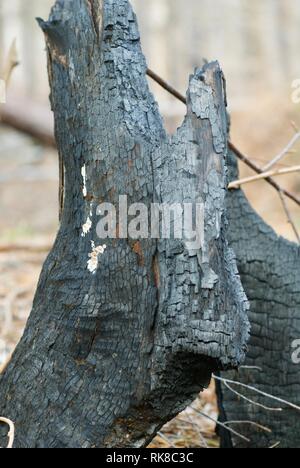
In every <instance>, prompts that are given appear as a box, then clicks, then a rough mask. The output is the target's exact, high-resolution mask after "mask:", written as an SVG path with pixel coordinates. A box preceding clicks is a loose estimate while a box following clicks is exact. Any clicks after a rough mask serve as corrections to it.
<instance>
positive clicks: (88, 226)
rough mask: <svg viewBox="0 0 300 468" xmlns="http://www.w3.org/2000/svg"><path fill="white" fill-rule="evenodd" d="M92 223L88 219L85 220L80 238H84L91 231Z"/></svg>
mask: <svg viewBox="0 0 300 468" xmlns="http://www.w3.org/2000/svg"><path fill="white" fill-rule="evenodd" d="M92 226H93V223H92V220H91V218H90V217H88V219H87V220H86V222H85V223H84V225H83V226H82V233H81V237H85V236H86V235H87V234H88V233H89V232H90V231H91V229H92Z"/></svg>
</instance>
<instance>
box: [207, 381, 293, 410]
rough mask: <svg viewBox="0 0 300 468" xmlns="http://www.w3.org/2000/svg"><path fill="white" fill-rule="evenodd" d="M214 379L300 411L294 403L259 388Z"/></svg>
mask: <svg viewBox="0 0 300 468" xmlns="http://www.w3.org/2000/svg"><path fill="white" fill-rule="evenodd" d="M213 378H214V379H215V380H218V381H219V382H222V383H227V384H231V385H237V386H239V387H243V388H247V389H248V390H251V391H252V392H255V393H258V394H259V395H262V396H264V397H266V398H270V399H271V400H274V401H277V402H278V403H282V404H283V405H286V406H288V407H289V408H293V409H295V410H297V411H300V407H299V406H297V405H294V404H293V403H291V402H289V401H286V400H282V399H281V398H278V397H275V396H274V395H270V394H269V393H265V392H263V391H261V390H259V389H258V388H255V387H252V386H250V385H246V384H243V383H242V382H237V381H234V380H229V379H224V378H222V377H218V376H217V375H213ZM278 410H279V409H278Z"/></svg>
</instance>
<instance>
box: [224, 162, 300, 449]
mask: <svg viewBox="0 0 300 468" xmlns="http://www.w3.org/2000/svg"><path fill="white" fill-rule="evenodd" d="M230 166H231V170H232V177H233V178H234V179H236V177H237V164H236V158H235V156H234V155H233V154H231V155H230ZM228 216H229V221H230V230H229V231H230V232H229V238H230V245H231V247H232V248H233V249H234V251H235V253H236V256H237V260H238V268H239V272H240V274H241V278H242V283H243V286H244V288H245V291H246V294H247V296H248V298H249V301H250V323H251V340H250V344H249V351H248V353H247V360H246V365H247V366H255V367H258V368H260V369H261V371H259V370H254V369H252V370H249V369H248V370H247V369H241V370H240V371H239V372H230V373H229V374H224V375H223V376H224V377H227V378H231V379H232V380H236V381H239V382H242V383H245V384H247V385H251V386H253V387H256V388H258V389H260V390H262V391H263V392H266V393H268V394H271V395H274V396H276V397H278V398H281V399H284V400H287V401H289V402H291V403H293V404H294V405H298V406H299V404H300V368H299V364H298V365H297V364H296V363H293V360H292V354H293V353H294V352H295V349H293V347H292V345H293V343H294V341H295V340H299V339H300V316H299V311H300V288H299V285H300V248H299V246H298V245H296V244H293V243H291V242H288V241H287V240H285V239H283V238H281V237H278V236H277V235H276V234H275V233H274V231H273V230H272V229H271V228H270V227H269V226H267V225H266V224H265V223H264V221H263V220H262V219H261V218H260V217H259V216H258V215H257V214H256V213H255V211H254V210H253V209H252V208H251V207H250V205H249V203H248V201H247V199H246V197H245V196H244V194H243V192H242V191H241V190H239V191H233V192H231V193H230V194H228ZM233 388H234V390H237V391H239V392H240V393H242V394H243V395H245V396H246V397H248V398H250V399H252V400H254V401H255V402H258V403H261V404H263V405H265V406H268V407H275V408H276V407H277V408H280V407H282V408H283V409H284V411H282V412H270V411H266V410H264V409H263V408H261V407H259V406H255V405H253V404H251V403H249V402H246V401H243V400H241V399H240V398H238V397H237V396H235V395H234V394H233V393H232V392H230V391H229V390H228V389H226V388H225V387H224V386H223V385H221V386H219V391H220V393H219V399H220V408H221V415H222V419H223V420H224V419H225V420H227V421H253V422H256V423H259V424H261V425H262V426H265V427H267V428H269V429H270V430H271V431H272V433H267V432H265V431H261V430H258V429H257V428H255V427H254V426H251V425H249V424H241V425H235V426H232V427H233V428H234V429H237V430H239V431H240V432H241V433H242V434H243V435H245V436H246V437H247V438H249V439H250V440H251V443H246V442H243V441H242V440H240V439H238V438H236V437H235V436H233V437H230V435H229V434H228V433H227V434H225V433H224V432H223V431H221V432H222V445H223V446H224V447H230V446H231V441H230V439H232V443H233V447H237V448H240V447H254V448H268V447H271V446H273V445H275V444H278V443H280V445H279V447H281V448H299V447H300V414H299V411H297V410H294V409H291V408H287V407H286V406H285V405H282V404H280V403H277V402H274V401H272V400H270V399H268V398H264V397H261V396H258V395H256V394H255V393H253V391H249V390H245V389H243V388H240V387H236V386H233Z"/></svg>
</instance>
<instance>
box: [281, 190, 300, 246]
mask: <svg viewBox="0 0 300 468" xmlns="http://www.w3.org/2000/svg"><path fill="white" fill-rule="evenodd" d="M278 193H279V197H280V200H281V202H282V206H283V209H284V211H285V214H286V216H287V219H288V222H289V224H290V225H291V226H292V229H293V231H294V233H295V236H296V239H297V241H298V244H300V235H299V232H298V229H297V228H296V225H295V223H294V221H293V218H292V215H291V212H290V210H289V207H288V205H287V202H286V200H285V197H284V195H283V193H282V192H278Z"/></svg>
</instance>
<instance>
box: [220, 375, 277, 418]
mask: <svg viewBox="0 0 300 468" xmlns="http://www.w3.org/2000/svg"><path fill="white" fill-rule="evenodd" d="M224 385H225V387H226V388H227V389H228V390H229V391H230V392H232V393H234V394H235V395H236V396H237V397H239V398H241V399H242V400H244V401H247V402H248V403H250V404H251V405H253V406H258V408H262V409H263V410H265V411H271V412H274V413H275V412H277V413H281V412H282V411H283V409H282V408H271V407H270V406H266V405H263V404H262V403H257V401H254V400H251V398H248V397H246V396H245V395H243V394H242V393H240V392H237V391H236V390H234V389H233V388H232V387H231V386H230V385H229V383H227V382H224Z"/></svg>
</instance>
